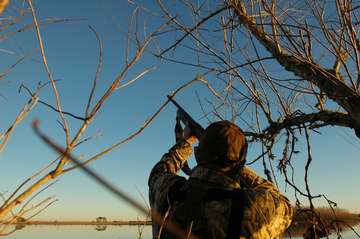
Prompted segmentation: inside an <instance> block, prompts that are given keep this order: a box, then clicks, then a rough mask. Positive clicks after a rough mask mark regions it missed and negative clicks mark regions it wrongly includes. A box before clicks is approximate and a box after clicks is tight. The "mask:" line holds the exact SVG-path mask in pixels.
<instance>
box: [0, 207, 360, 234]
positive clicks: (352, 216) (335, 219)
mask: <svg viewBox="0 0 360 239" xmlns="http://www.w3.org/2000/svg"><path fill="white" fill-rule="evenodd" d="M316 212H317V213H318V215H319V216H320V218H321V221H322V223H323V225H325V226H326V231H327V234H328V235H330V234H332V233H336V231H347V230H353V228H352V227H353V226H356V225H359V224H360V214H358V213H351V212H349V211H347V210H344V209H334V211H333V210H331V209H329V208H317V209H316ZM310 213H311V212H310V211H309V210H308V209H306V208H302V209H301V210H298V211H297V213H296V215H295V216H294V220H293V222H292V224H291V225H290V227H289V228H288V229H287V231H286V232H284V234H283V235H284V236H288V237H289V236H290V237H294V236H303V235H304V233H306V231H307V229H308V228H309V226H310V225H311V224H310V223H309V220H310V218H311V217H310ZM334 213H335V214H334ZM0 224H7V223H6V222H1V221H0ZM12 225H14V226H15V227H16V228H17V229H22V228H24V227H26V226H95V228H96V230H98V231H104V230H106V227H107V226H131V225H134V226H136V225H137V226H146V225H151V220H128V221H125V220H107V219H106V218H105V217H98V218H96V220H94V221H85V220H83V221H59V220H53V221H50V220H31V221H26V220H24V219H22V220H18V221H16V222H14V223H12ZM355 233H356V234H357V232H355Z"/></svg>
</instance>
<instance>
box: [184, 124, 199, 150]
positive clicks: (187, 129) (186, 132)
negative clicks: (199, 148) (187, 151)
mask: <svg viewBox="0 0 360 239" xmlns="http://www.w3.org/2000/svg"><path fill="white" fill-rule="evenodd" d="M184 139H185V140H186V142H188V143H189V144H190V145H193V144H194V143H195V142H196V140H197V138H196V137H195V136H194V135H193V133H192V132H191V129H190V127H189V125H188V124H186V126H185V128H184Z"/></svg>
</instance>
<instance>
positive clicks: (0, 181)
mask: <svg viewBox="0 0 360 239" xmlns="http://www.w3.org/2000/svg"><path fill="white" fill-rule="evenodd" d="M144 2H145V1H144ZM13 3H16V4H17V6H22V3H21V2H20V3H18V2H16V1H13ZM146 4H147V5H146V6H147V7H148V8H149V9H156V7H155V5H154V4H149V2H146ZM34 5H35V9H36V12H37V15H38V19H39V20H44V19H46V18H71V19H73V20H72V21H70V22H65V23H56V24H50V25H47V26H44V27H42V28H41V29H42V37H43V40H44V42H45V50H46V54H47V58H48V64H49V67H50V69H51V71H52V73H53V76H54V78H55V79H58V80H60V81H59V82H58V83H57V85H58V88H59V92H60V96H61V99H62V104H63V109H64V110H65V111H69V112H72V113H74V114H78V115H81V114H83V112H84V107H85V105H86V102H87V97H88V94H89V92H90V87H91V82H92V80H93V78H94V75H95V71H96V66H97V63H98V48H97V43H96V39H95V37H94V34H93V33H92V32H91V31H90V30H89V28H88V25H91V26H92V27H94V28H95V29H96V31H97V32H98V33H99V35H100V37H101V39H102V41H103V46H104V62H103V63H104V69H103V72H102V74H101V77H100V79H99V87H98V88H97V92H96V96H95V97H99V96H100V95H101V94H102V93H103V92H104V90H105V89H106V86H107V85H108V84H109V83H110V82H111V81H112V80H114V79H115V77H116V75H117V74H118V73H119V72H120V70H121V69H122V67H124V64H125V63H124V54H125V52H124V49H125V47H126V33H127V27H128V23H129V19H130V16H131V13H132V12H133V10H134V8H135V5H134V4H132V1H125V0H122V1H100V0H97V1H85V0H83V1H70V0H67V1H61V3H60V2H58V1H45V0H38V1H34ZM14 6H15V5H13V6H10V7H9V8H8V10H7V12H6V13H5V15H4V16H6V14H10V15H11V14H14V12H15V10H14V8H15V7H14ZM76 19H82V20H76ZM141 19H142V17H141ZM149 19H151V18H149ZM147 20H148V19H147ZM29 22H31V16H30V14H27V15H26V16H25V17H24V19H23V21H22V22H20V23H19V24H20V25H18V27H20V26H23V25H25V23H29ZM158 25H160V22H154V21H150V20H149V22H148V29H147V30H149V31H150V30H151V29H154V27H155V26H158ZM172 40H173V38H170V37H168V38H162V39H161V40H160V42H161V43H162V44H165V45H166V44H167V43H169V42H171V41H172ZM0 50H2V51H0V57H1V63H0V66H1V69H4V68H6V67H8V66H9V65H10V64H12V63H14V62H15V61H16V60H17V59H19V58H20V57H21V56H23V55H25V60H24V61H23V62H22V63H21V64H19V65H18V66H17V67H16V68H15V69H14V70H13V71H12V72H11V73H10V74H9V75H8V76H7V77H6V78H4V79H1V80H0V86H1V87H0V94H1V95H2V96H3V97H2V98H0V105H1V107H2V109H3V112H6V113H5V114H4V113H3V114H2V117H1V119H0V129H1V131H2V132H3V131H4V130H5V129H6V128H7V127H8V126H9V124H10V122H11V121H12V120H13V119H14V118H15V116H16V114H17V112H18V111H19V110H20V108H21V107H22V105H23V104H24V103H26V101H27V100H28V95H27V94H26V93H25V92H24V91H23V92H21V93H20V94H19V93H18V92H17V89H18V88H19V86H20V84H21V83H24V84H26V85H27V86H28V87H29V88H31V89H33V88H35V87H36V84H37V83H38V82H39V81H42V82H46V81H47V76H46V73H45V71H44V68H43V66H42V64H41V62H40V55H39V52H38V44H37V39H36V34H35V31H33V30H28V31H25V32H22V33H18V34H16V35H14V36H11V37H9V38H8V39H6V40H3V41H2V44H1V46H0ZM5 50H6V51H5ZM180 56H181V57H182V58H184V59H187V58H188V57H191V55H188V54H187V53H185V52H184V53H180ZM149 67H156V70H154V71H152V72H151V73H149V74H147V75H145V76H144V77H143V78H141V79H139V80H138V81H137V82H135V83H134V84H132V85H130V86H129V87H127V88H125V89H120V90H118V91H116V92H115V93H114V95H113V96H112V97H111V98H110V99H109V100H108V101H107V102H106V104H105V105H104V107H103V108H102V110H101V111H100V113H99V114H98V116H97V117H96V118H95V120H94V122H93V123H92V125H91V126H90V127H89V129H88V131H87V133H86V134H85V136H91V135H94V134H99V133H101V136H100V137H99V138H97V139H95V140H93V141H91V142H89V143H87V144H86V145H83V146H81V147H79V149H77V150H76V154H77V155H78V156H83V157H84V158H87V157H89V156H91V155H93V154H95V153H96V152H99V151H101V149H103V148H104V147H106V146H107V145H110V144H113V143H116V142H118V141H119V140H121V139H123V138H125V137H126V136H128V135H130V134H131V133H133V132H135V131H136V130H137V129H138V128H139V127H140V126H141V125H142V124H143V122H144V121H145V120H146V119H147V118H149V117H150V116H151V115H152V114H153V113H154V112H155V111H156V110H157V109H158V108H159V107H160V105H161V104H162V103H163V102H164V101H165V99H166V95H167V94H169V93H171V91H173V90H175V89H176V88H177V87H179V86H180V85H181V84H183V83H185V82H187V81H189V80H191V79H193V78H194V77H195V76H196V75H197V74H199V73H202V71H200V70H198V69H194V68H190V67H186V66H182V65H176V64H170V63H166V62H160V61H158V60H157V59H155V58H154V57H152V56H151V55H150V54H148V53H146V54H145V55H144V57H143V59H142V60H141V61H140V62H139V63H138V64H137V66H136V67H135V68H134V69H133V70H131V71H130V72H129V74H128V75H127V77H125V81H127V80H130V79H132V78H133V77H134V76H135V75H136V74H138V73H140V72H141V71H143V70H144V69H145V68H149ZM195 92H197V93H199V94H200V95H202V96H204V97H206V96H208V95H210V94H209V92H208V91H207V89H206V88H205V87H204V86H202V85H199V84H197V85H194V86H193V87H191V88H189V89H188V90H186V91H184V92H182V93H180V94H179V95H178V96H177V97H176V99H178V101H179V102H181V104H182V105H183V106H185V107H186V108H187V109H188V110H189V112H191V113H192V114H193V116H194V118H195V119H200V118H201V116H202V111H201V108H200V106H199V104H198V103H197V97H196V93H195ZM40 98H41V99H42V100H44V101H46V102H49V103H52V104H54V98H53V95H52V91H51V90H50V88H47V89H44V90H43V91H42V93H41V95H40ZM4 109H5V110H4ZM174 118H175V109H174V107H173V106H171V105H169V106H168V107H167V108H166V109H165V110H164V111H163V112H162V113H161V114H160V115H159V117H158V118H156V120H155V121H154V122H153V123H152V124H151V125H150V126H149V127H148V128H147V129H146V130H145V131H144V132H143V133H142V134H141V135H139V136H138V137H136V138H135V139H134V140H132V141H131V142H129V143H128V144H125V145H123V146H121V147H120V148H119V149H117V150H115V151H113V152H112V153H110V154H108V155H106V156H104V157H103V158H101V159H99V160H98V161H96V162H94V163H92V164H91V166H90V167H91V168H92V169H95V170H96V171H97V172H98V173H99V174H100V175H103V176H104V177H105V178H106V179H108V180H109V181H111V182H112V183H113V184H114V185H116V186H118V187H119V188H121V189H122V190H124V191H126V192H128V193H129V194H130V195H132V196H134V197H135V198H137V199H138V200H140V201H142V197H145V198H146V199H147V177H148V174H149V172H150V170H151V168H152V166H153V165H154V164H155V163H156V162H157V161H158V160H159V159H160V157H161V155H162V154H163V153H165V152H166V151H167V149H168V148H170V147H171V145H172V144H173V143H174V135H173V127H174V122H175V120H174ZM34 119H39V120H40V122H41V124H40V128H41V129H42V130H43V131H44V132H45V133H46V134H47V135H49V136H50V137H52V138H53V139H54V140H55V141H56V142H59V143H63V142H64V135H63V132H62V129H61V127H60V126H59V124H58V123H57V122H56V119H57V114H56V113H54V112H52V111H50V110H49V109H48V108H46V107H45V106H43V105H38V106H37V107H36V108H35V109H34V110H33V111H32V112H31V114H30V115H29V116H28V118H27V119H26V120H25V121H24V122H23V123H22V124H21V125H19V126H18V128H17V129H16V131H15V133H14V135H13V137H12V138H11V140H10V142H9V144H8V146H7V147H6V149H5V150H4V152H3V153H2V154H1V155H0V160H1V163H2V165H3V166H2V167H1V168H0V190H1V192H5V193H9V192H11V191H12V190H13V189H14V188H15V187H16V186H17V185H19V184H20V183H21V182H22V181H23V180H24V179H26V178H27V177H28V176H30V175H31V174H32V173H34V172H36V171H37V170H38V169H40V168H41V167H42V166H44V165H45V164H46V163H48V162H50V161H52V160H53V159H54V158H55V157H56V154H55V153H54V152H53V151H51V150H50V149H49V148H48V147H47V146H46V145H44V144H43V143H42V142H41V141H40V140H39V139H38V137H37V136H36V135H35V134H34V132H33V130H32V129H31V122H32V120H34ZM69 122H70V124H71V125H72V133H74V132H75V130H76V129H77V128H76V127H77V126H78V125H79V123H78V122H76V121H75V120H72V119H69ZM200 122H201V123H202V124H203V125H206V121H205V120H204V119H200ZM240 126H241V125H240ZM321 132H322V135H317V134H315V133H311V134H312V136H313V137H312V138H311V143H312V148H313V154H314V155H313V157H314V161H313V165H312V168H311V169H310V182H311V190H312V192H313V193H314V194H317V193H319V192H321V193H325V194H326V195H327V196H328V198H329V199H331V200H333V201H336V202H339V207H342V208H348V209H350V210H355V211H358V212H359V211H360V206H359V204H358V201H359V199H360V193H359V191H358V186H357V184H358V182H359V180H360V176H359V175H360V174H359V173H358V172H357V171H358V169H359V168H360V161H359V157H358V155H359V152H360V144H359V140H358V139H357V138H356V137H354V134H353V132H352V131H350V130H344V129H341V128H328V129H326V130H321ZM300 141H301V140H300ZM300 148H301V149H302V151H303V153H300V154H299V155H297V156H296V158H295V159H294V166H295V167H296V168H297V169H298V171H297V174H296V175H295V178H296V179H297V180H298V182H299V185H301V186H302V188H304V187H303V184H302V182H301V181H302V178H303V170H302V169H303V168H304V166H305V162H306V148H305V145H304V142H301V143H300ZM258 153H259V149H258V148H257V147H255V146H250V153H249V159H252V158H254V157H255V155H257V154H258ZM278 153H280V154H281V152H280V150H279V151H278ZM191 164H193V160H192V161H191ZM253 168H254V169H255V170H256V171H257V172H259V174H260V175H263V173H262V171H263V170H262V168H261V163H260V162H259V163H257V164H255V165H254V166H253ZM277 174H278V175H277V176H278V180H279V181H281V179H282V176H281V175H279V173H277ZM280 189H281V190H282V191H283V192H284V191H285V187H284V185H283V184H282V183H281V184H280ZM285 193H286V195H287V196H288V197H289V198H291V199H292V200H293V190H292V189H291V188H290V187H289V186H288V187H287V188H286V192H285ZM49 195H55V196H56V198H57V199H58V200H59V201H58V202H56V203H55V204H54V205H52V206H51V207H50V208H48V209H47V210H46V211H45V212H43V213H42V214H41V215H40V216H38V219H64V220H65V219H73V220H76V219H93V218H95V217H97V216H106V217H108V218H112V219H136V217H137V216H139V215H140V214H139V213H138V212H136V211H134V210H133V209H131V208H130V207H129V206H128V205H126V204H125V203H123V202H121V201H119V200H118V199H116V198H115V197H114V196H112V195H111V194H110V193H108V192H107V191H106V190H105V189H103V188H102V187H100V186H98V185H97V184H96V183H95V182H94V181H92V180H91V179H90V178H88V177H87V176H85V175H84V174H83V173H82V172H80V171H73V172H70V173H69V174H66V175H63V176H61V177H60V178H59V181H58V182H57V183H56V184H55V185H54V186H53V187H51V188H50V189H49V190H47V191H46V192H44V193H43V194H41V195H40V196H39V199H41V197H46V196H49ZM316 205H319V206H322V205H326V202H325V201H324V200H323V199H321V200H317V201H316Z"/></svg>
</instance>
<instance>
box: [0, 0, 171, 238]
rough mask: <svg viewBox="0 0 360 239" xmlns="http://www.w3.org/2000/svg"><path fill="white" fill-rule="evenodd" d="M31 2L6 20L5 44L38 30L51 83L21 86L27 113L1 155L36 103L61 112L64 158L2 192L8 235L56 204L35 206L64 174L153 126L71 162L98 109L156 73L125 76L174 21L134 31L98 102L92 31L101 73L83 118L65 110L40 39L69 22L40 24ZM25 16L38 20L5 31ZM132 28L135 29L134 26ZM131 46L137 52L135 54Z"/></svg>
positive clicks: (2, 228)
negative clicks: (50, 98)
mask: <svg viewBox="0 0 360 239" xmlns="http://www.w3.org/2000/svg"><path fill="white" fill-rule="evenodd" d="M7 3H8V1H5V2H4V1H1V5H0V6H1V12H2V11H3V9H4V8H5V6H6V4H7ZM26 4H27V6H28V8H27V9H25V10H23V11H22V10H19V17H18V18H17V17H8V18H4V19H2V23H3V24H2V25H1V27H2V29H3V30H4V32H3V33H2V35H1V40H4V39H6V38H8V37H11V36H12V35H13V34H16V33H19V32H22V31H25V30H27V29H35V33H36V37H37V40H38V47H39V49H40V53H41V60H42V64H43V66H44V69H45V72H46V74H47V77H48V80H49V81H48V82H46V83H45V84H41V83H39V84H38V85H37V86H36V88H35V90H31V89H30V87H27V86H26V85H25V84H21V86H20V88H19V91H22V92H26V93H28V94H29V101H28V102H27V103H26V104H25V106H24V107H23V109H21V110H19V114H18V115H17V116H16V117H15V119H14V121H13V123H12V124H11V125H10V126H9V127H8V129H7V130H6V131H5V133H4V134H2V135H1V136H2V137H1V144H0V152H2V151H3V150H4V149H5V148H6V145H7V143H8V141H9V140H11V136H12V134H13V133H14V132H15V131H16V126H17V125H18V124H20V123H21V122H22V121H23V119H24V118H25V117H26V116H27V115H28V114H29V113H30V112H31V111H32V109H33V108H34V107H36V105H37V104H42V105H45V106H47V107H48V108H49V110H53V111H55V112H57V114H58V118H59V122H60V125H61V127H62V129H63V132H64V134H65V142H64V145H65V146H64V151H62V152H61V155H60V156H59V157H57V158H56V159H55V160H53V161H52V162H51V163H50V164H49V165H47V166H45V167H44V168H43V169H41V170H39V172H37V173H35V174H34V175H32V176H30V177H28V178H27V179H26V180H25V181H24V182H23V183H21V184H20V185H19V186H18V187H17V188H16V189H14V191H13V192H12V193H10V194H6V195H5V194H4V193H2V194H1V197H2V198H3V203H2V204H1V205H0V221H1V225H0V235H7V234H9V233H11V232H13V231H14V230H16V228H15V229H11V228H10V227H9V226H10V225H11V224H12V223H13V222H16V220H17V219H18V218H20V217H21V218H24V220H29V219H30V218H32V217H33V216H35V215H37V214H38V213H40V212H41V211H42V210H44V209H46V208H47V207H48V206H50V205H51V204H52V203H54V202H55V201H56V199H54V198H53V197H49V198H46V199H44V200H42V201H40V202H39V203H37V204H35V205H34V204H32V201H33V200H34V199H35V198H36V197H37V196H38V195H39V194H40V193H41V192H43V191H44V190H46V189H47V188H49V187H50V186H52V185H53V184H54V183H55V182H56V179H57V178H58V177H59V176H61V175H63V174H66V173H68V172H70V171H72V170H74V169H76V168H78V167H83V166H84V165H86V164H88V163H90V162H92V161H94V160H96V159H98V158H100V157H101V156H103V155H105V154H107V153H109V152H111V151H112V150H113V149H115V148H117V147H119V146H120V145H121V144H123V143H125V142H127V141H129V140H130V139H132V138H133V137H135V136H136V135H137V134H139V133H140V132H141V131H142V130H143V129H144V128H145V127H146V126H147V125H148V124H150V122H151V120H150V121H146V122H145V123H144V125H143V126H141V128H140V129H139V131H137V132H136V133H135V134H132V135H130V136H129V137H128V138H126V139H125V140H122V141H121V142H117V143H114V144H113V145H110V146H108V147H106V148H105V149H103V150H101V151H100V152H98V153H96V154H95V155H94V156H92V157H90V158H88V159H84V160H83V161H82V162H81V163H80V164H75V165H74V164H71V162H72V161H71V160H69V158H68V157H69V155H70V154H71V153H72V152H73V150H74V149H75V148H76V147H78V146H79V145H81V144H83V143H85V142H87V141H88V140H90V139H91V137H84V133H85V131H86V129H87V128H88V127H89V125H90V124H91V123H92V122H93V120H94V117H95V116H96V115H97V114H98V112H99V110H100V109H101V108H102V106H103V105H104V104H105V103H106V101H107V100H108V99H109V97H110V96H111V95H112V94H113V93H114V92H115V91H116V90H118V89H119V88H125V87H127V86H128V85H130V84H132V83H133V82H134V81H136V80H137V79H138V78H140V77H142V76H143V75H145V74H146V73H148V72H150V71H151V69H145V70H144V71H143V72H141V73H139V74H138V75H136V76H135V77H134V78H133V79H131V80H129V81H126V82H123V81H124V77H125V76H127V74H128V72H129V70H130V69H131V68H132V67H133V66H134V65H135V64H136V63H137V62H138V61H139V60H140V59H141V57H142V55H143V53H144V51H145V49H146V48H147V47H148V46H149V44H150V42H151V41H152V40H153V39H154V38H155V37H156V34H158V33H159V32H160V31H161V30H162V29H163V28H164V27H165V26H166V25H168V24H170V22H169V21H167V22H166V21H165V22H163V24H158V27H157V28H156V29H154V31H153V32H150V33H149V34H147V35H145V36H144V37H142V38H141V37H140V36H139V34H134V32H133V31H129V36H128V37H129V40H128V44H132V43H133V42H134V43H135V44H134V45H135V47H133V46H131V47H130V45H128V46H127V47H128V49H127V51H126V56H125V60H124V61H125V63H126V64H125V66H124V68H123V69H120V71H119V74H118V75H117V76H115V77H114V79H113V80H112V82H111V83H110V84H109V85H108V86H107V89H106V90H105V92H103V93H102V94H101V95H100V97H99V98H98V100H95V97H94V94H95V92H96V90H97V86H98V80H99V77H100V73H101V70H102V64H103V50H102V47H103V46H102V42H101V39H100V36H99V34H98V33H97V32H96V30H95V29H94V28H93V27H90V31H92V32H93V33H94V36H95V40H96V41H97V43H98V46H99V49H98V52H99V59H98V67H97V69H96V73H95V77H94V79H93V81H92V83H91V82H90V83H89V85H91V90H90V92H89V95H88V99H87V104H86V107H85V108H84V109H83V111H84V114H83V115H81V116H80V115H75V114H73V113H71V112H67V111H65V110H64V109H63V106H62V103H61V102H62V101H61V97H60V95H59V92H58V88H57V82H56V80H54V78H53V74H52V72H51V70H50V66H49V65H48V63H47V57H46V49H45V47H44V43H43V40H42V37H41V25H43V24H49V23H54V21H55V22H63V21H68V20H69V19H62V20H59V19H57V20H45V21H39V20H38V19H37V15H36V10H35V7H34V6H33V2H32V0H28V1H26ZM10 7H11V6H10ZM25 14H29V15H31V16H32V19H33V22H32V23H30V24H27V25H25V27H24V25H23V24H22V25H21V27H20V26H19V27H20V28H19V29H17V30H12V31H10V32H9V31H8V32H7V31H5V29H7V28H10V27H14V26H16V24H17V23H18V22H21V17H22V16H23V15H25ZM131 24H136V23H134V22H132V23H131ZM129 28H130V29H132V28H131V26H130V27H129ZM133 36H135V37H133ZM130 48H131V49H135V50H134V51H131V50H130ZM21 60H22V59H21ZM18 63H20V60H19V61H18V62H16V63H15V64H14V65H12V66H11V67H9V68H8V69H6V70H5V71H3V73H2V74H1V77H2V78H3V77H6V76H7V74H9V73H10V70H13V69H14V68H15V66H16V64H18ZM45 88H47V89H49V88H51V89H52V92H53V95H54V99H55V100H54V102H55V104H54V106H53V105H52V104H50V103H48V102H45V101H42V100H41V99H40V92H41V91H42V90H44V89H45ZM159 112H160V111H159ZM156 115H157V114H155V116H156ZM155 116H153V118H155ZM69 118H71V119H75V120H77V121H78V122H80V126H77V125H79V124H74V125H72V124H70V123H69ZM72 122H73V121H72ZM34 136H35V135H34ZM35 137H36V136H35ZM9 228H10V229H9Z"/></svg>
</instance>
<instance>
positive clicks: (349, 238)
mask: <svg viewBox="0 0 360 239" xmlns="http://www.w3.org/2000/svg"><path fill="white" fill-rule="evenodd" d="M97 229H98V230H99V228H97ZM140 229H141V228H140ZM354 229H355V230H356V232H357V233H360V225H358V226H356V227H354ZM98 230H96V228H95V227H94V226H27V227H25V228H23V229H21V230H18V231H16V232H15V233H13V234H11V235H9V236H6V237H3V238H9V239H64V238H66V239H137V238H141V239H151V226H144V227H143V228H142V237H139V227H138V226H107V227H106V229H105V230H104V231H98ZM341 235H342V238H343V239H354V238H358V237H357V236H356V234H355V233H354V232H353V231H351V230H348V231H345V232H343V233H342V234H341ZM292 238H293V239H300V238H302V237H292ZM329 238H330V239H336V238H337V236H336V235H332V236H330V237H329Z"/></svg>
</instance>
